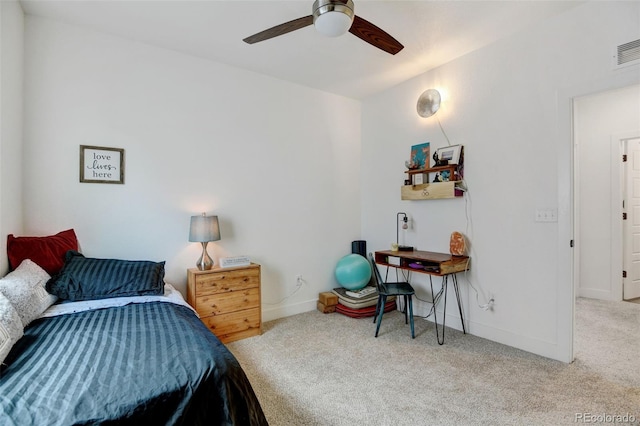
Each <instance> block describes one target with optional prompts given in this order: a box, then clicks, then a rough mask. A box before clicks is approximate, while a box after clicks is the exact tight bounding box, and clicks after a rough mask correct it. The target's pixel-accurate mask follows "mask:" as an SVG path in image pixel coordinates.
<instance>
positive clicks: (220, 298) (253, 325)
mask: <svg viewBox="0 0 640 426" xmlns="http://www.w3.org/2000/svg"><path fill="white" fill-rule="evenodd" d="M187 302H188V303H189V304H190V305H191V306H193V308H194V309H195V310H196V312H198V315H200V319H201V320H202V322H203V323H204V324H205V325H206V326H207V327H209V329H210V330H211V331H212V332H213V333H214V334H215V335H216V336H218V338H219V339H220V340H221V341H222V343H228V342H233V341H235V340H240V339H244V338H245V337H250V336H256V335H258V334H261V333H262V307H261V304H260V265H258V264H256V263H252V264H251V265H248V266H236V267H230V268H219V267H214V268H213V269H210V270H208V271H200V270H198V269H196V268H193V269H189V270H188V271H187Z"/></svg>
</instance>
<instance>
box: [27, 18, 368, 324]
mask: <svg viewBox="0 0 640 426" xmlns="http://www.w3.org/2000/svg"><path fill="white" fill-rule="evenodd" d="M25 69H26V73H25V111H26V113H25V163H24V167H25V184H24V211H25V215H24V216H25V231H26V232H28V233H31V234H49V233H54V232H57V231H60V230H63V229H67V228H74V229H75V230H76V233H77V235H78V238H79V240H80V245H81V249H82V251H83V252H84V253H85V255H87V256H94V257H117V258H125V259H151V260H166V261H167V265H166V270H167V280H168V281H170V282H172V283H174V284H176V285H177V287H178V288H179V289H181V290H184V289H185V285H186V269H187V268H190V267H194V265H195V262H196V260H197V258H198V256H199V254H200V250H201V248H200V245H199V244H197V243H189V242H188V241H187V238H188V228H189V218H190V216H191V215H195V214H200V212H203V211H204V212H207V213H209V214H217V215H218V217H219V219H220V226H221V233H222V240H220V241H218V242H216V243H210V244H209V252H210V254H211V255H212V257H214V260H217V258H218V257H220V256H226V255H248V256H250V257H251V259H252V260H253V261H255V262H258V263H260V264H261V265H262V285H263V287H262V297H263V312H264V315H263V319H264V320H269V319H271V318H275V317H279V316H284V315H289V314H292V313H297V312H301V311H306V310H311V309H315V303H316V301H317V297H318V292H320V291H326V290H328V289H331V288H333V287H335V286H336V283H335V279H334V276H333V270H334V266H335V263H336V262H337V260H338V259H339V258H340V257H342V256H343V255H345V254H347V253H349V252H350V247H351V241H352V240H354V239H358V238H359V236H360V200H359V190H360V183H359V179H358V176H359V175H360V139H361V137H360V104H359V103H358V102H356V101H353V100H350V99H347V98H342V97H339V96H335V95H331V94H327V93H323V92H319V91H316V90H311V89H308V88H304V87H301V86H297V85H293V84H290V83H286V82H283V81H279V80H275V79H272V78H269V77H265V76H261V75H258V74H255V73H251V72H248V71H243V70H240V69H236V68H232V67H229V66H225V65H221V64H217V63H213V62H210V61H206V60H202V59H199V58H195V57H190V56H187V55H183V54H179V53H176V52H173V51H168V50H163V49H158V48H154V47H150V46H147V45H144V44H140V43H136V42H132V41H127V40H124V39H119V38H115V37H111V36H108V35H104V34H99V33H93V32H89V31H85V30H83V29H80V28H78V27H73V26H68V25H64V24H61V23H56V22H54V21H49V20H44V19H41V18H37V17H32V16H27V19H26V36H25ZM83 144H86V145H97V146H106V147H116V148H124V149H125V156H126V171H125V184H124V185H114V184H87V183H79V177H78V168H79V164H78V157H79V146H80V145H83ZM298 274H301V275H302V276H303V278H304V280H305V282H306V285H305V286H303V288H302V289H301V290H299V291H298V292H296V293H295V294H294V295H292V296H290V295H291V294H292V292H293V291H294V290H295V284H296V282H295V277H296V275H298ZM287 296H290V297H289V298H287V299H286V300H284V301H283V299H284V298H286V297H287Z"/></svg>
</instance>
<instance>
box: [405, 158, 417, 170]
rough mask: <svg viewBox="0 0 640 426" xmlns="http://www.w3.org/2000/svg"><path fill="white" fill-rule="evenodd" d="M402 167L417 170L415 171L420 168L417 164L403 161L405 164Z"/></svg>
mask: <svg viewBox="0 0 640 426" xmlns="http://www.w3.org/2000/svg"><path fill="white" fill-rule="evenodd" d="M404 165H405V166H406V167H407V169H409V170H417V169H419V168H420V165H419V164H417V163H414V162H413V161H409V160H407V161H405V162H404Z"/></svg>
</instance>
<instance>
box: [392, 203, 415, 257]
mask: <svg viewBox="0 0 640 426" xmlns="http://www.w3.org/2000/svg"><path fill="white" fill-rule="evenodd" d="M400 216H403V217H402V229H405V230H406V229H408V228H409V225H408V222H409V218H408V217H407V214H406V213H403V212H398V214H397V215H396V246H397V247H398V250H400V251H413V247H411V246H403V245H400Z"/></svg>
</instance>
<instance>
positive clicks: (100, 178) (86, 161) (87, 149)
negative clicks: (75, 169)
mask: <svg viewBox="0 0 640 426" xmlns="http://www.w3.org/2000/svg"><path fill="white" fill-rule="evenodd" d="M80 182H84V183H120V184H123V183H124V149H121V148H106V147H103V146H89V145H80Z"/></svg>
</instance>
